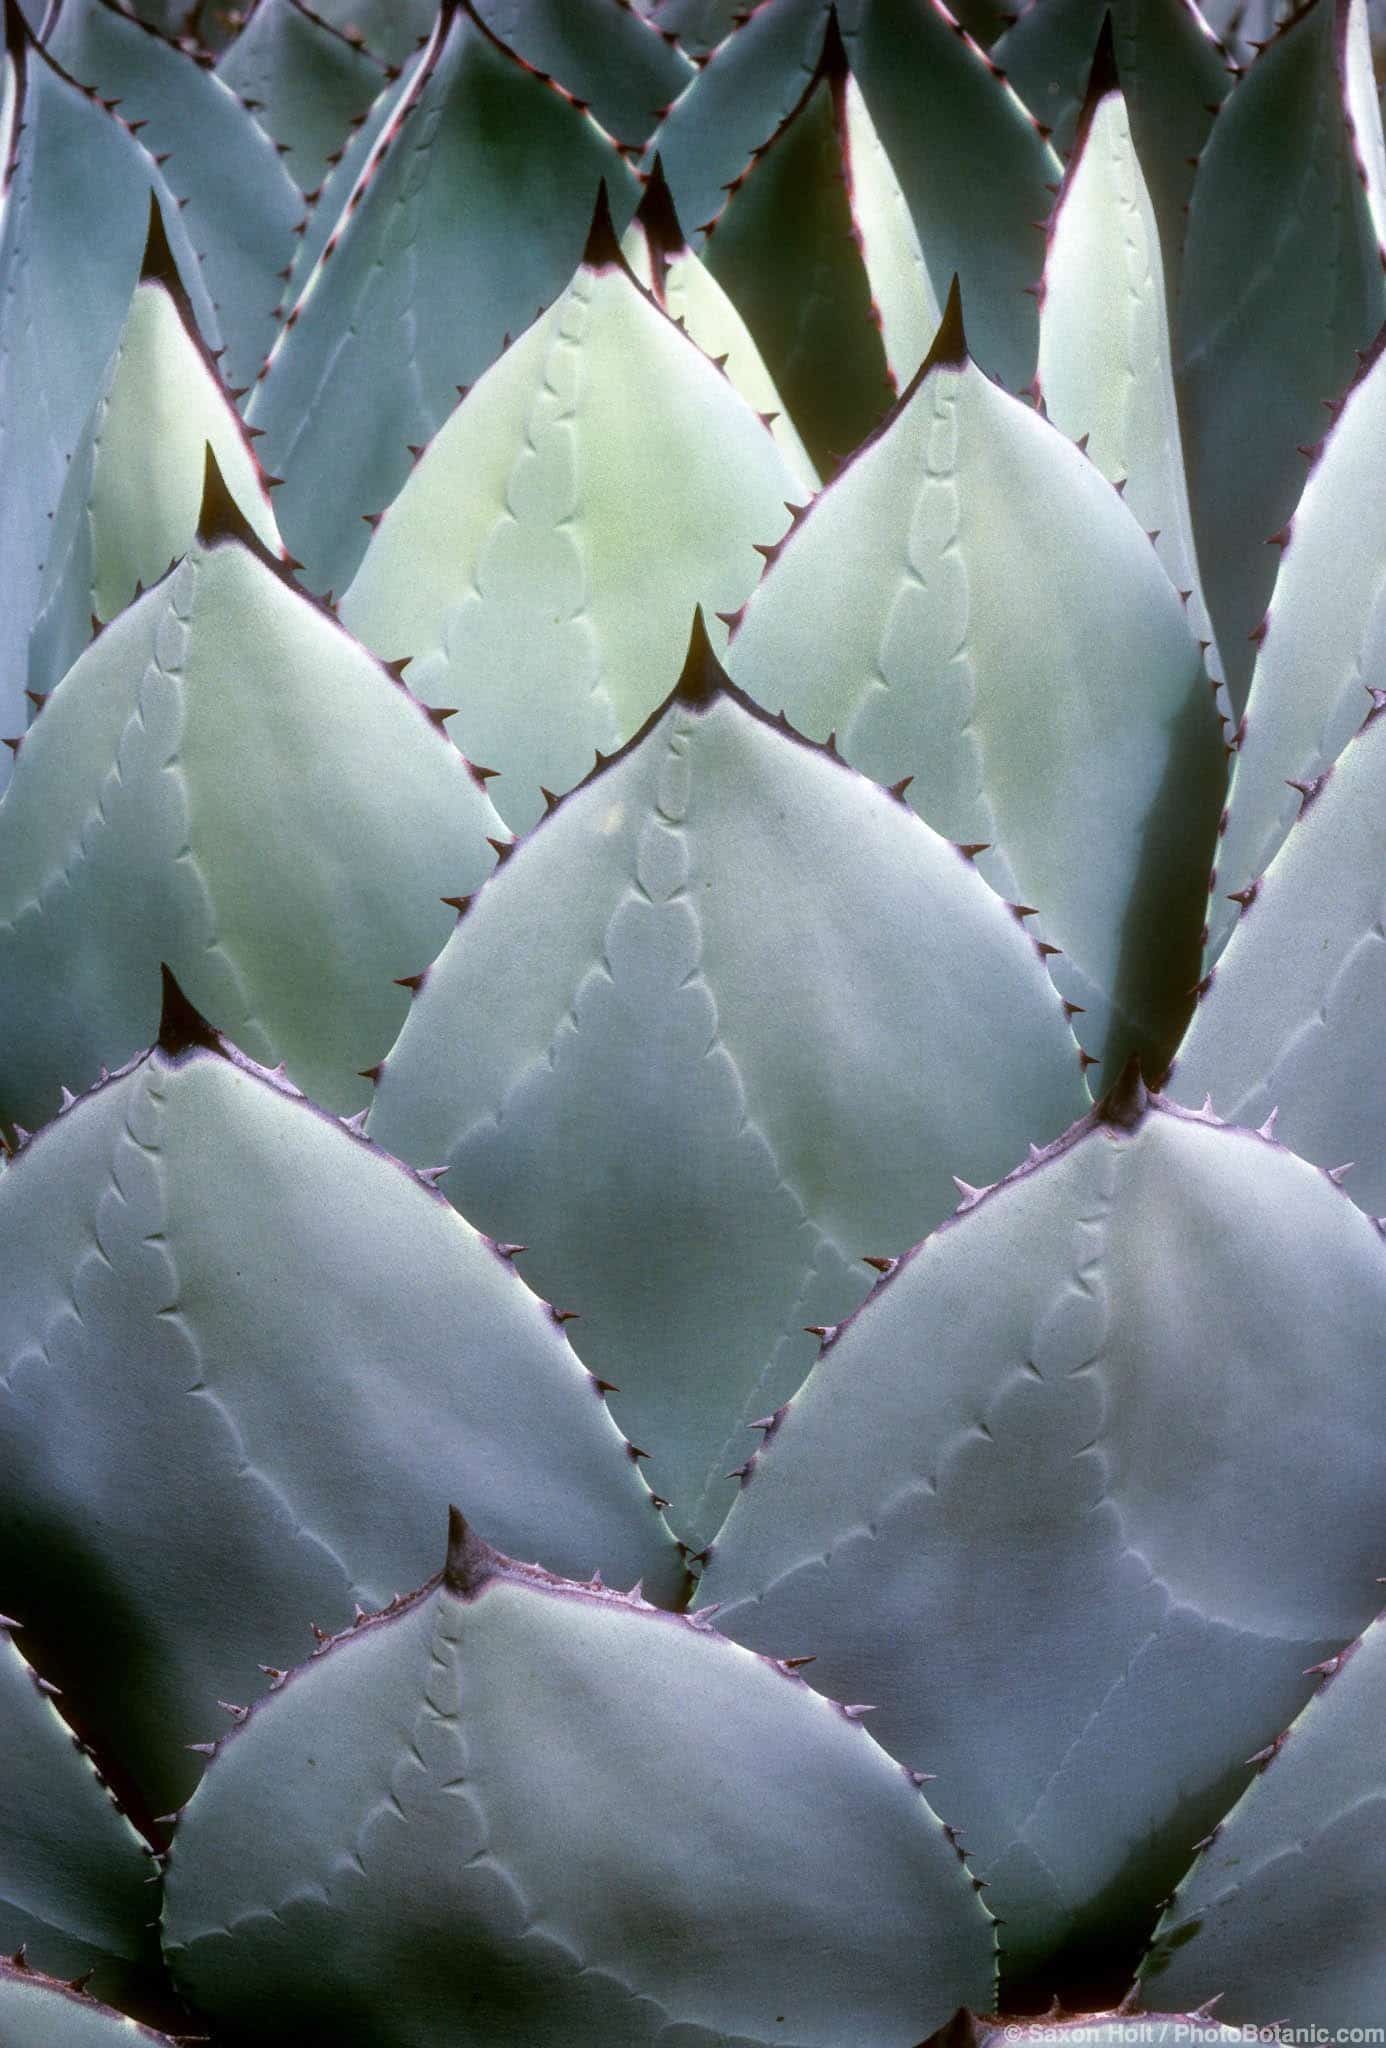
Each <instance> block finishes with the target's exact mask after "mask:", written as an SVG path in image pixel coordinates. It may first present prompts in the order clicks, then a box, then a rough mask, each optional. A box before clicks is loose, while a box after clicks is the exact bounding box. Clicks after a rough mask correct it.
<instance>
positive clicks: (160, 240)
mask: <svg viewBox="0 0 1386 2048" xmlns="http://www.w3.org/2000/svg"><path fill="white" fill-rule="evenodd" d="M140 283H141V284H161V285H164V286H165V287H166V288H167V289H168V290H169V291H170V292H174V293H176V294H177V295H178V297H179V298H180V299H181V298H182V297H183V296H184V288H183V280H182V278H181V276H180V275H179V271H178V264H177V262H176V261H175V259H174V254H173V251H172V249H171V248H170V247H169V241H168V231H167V229H166V228H165V226H164V215H163V209H162V207H161V206H160V205H159V195H158V193H157V192H155V191H153V190H152V189H151V191H150V194H149V227H148V229H147V230H146V233H145V238H144V255H143V257H142V258H141V259H140Z"/></svg>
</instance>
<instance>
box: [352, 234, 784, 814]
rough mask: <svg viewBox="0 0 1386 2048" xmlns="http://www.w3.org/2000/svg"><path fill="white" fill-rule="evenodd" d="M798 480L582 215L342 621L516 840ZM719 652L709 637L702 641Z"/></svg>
mask: <svg viewBox="0 0 1386 2048" xmlns="http://www.w3.org/2000/svg"><path fill="white" fill-rule="evenodd" d="M802 489H803V485H802V482H801V480H800V478H799V477H798V476H797V475H796V474H795V472H794V471H793V470H791V469H790V467H789V466H788V464H787V463H786V461H785V459H784V457H783V455H782V454H781V453H780V451H779V449H778V448H777V447H776V445H775V443H774V441H773V440H772V439H771V437H770V435H769V434H768V433H767V432H766V430H765V426H764V423H763V422H762V421H761V420H760V419H759V418H758V417H757V416H756V414H755V413H754V412H753V411H752V409H751V407H750V406H749V405H748V404H747V403H746V401H745V400H744V399H743V398H742V397H741V396H740V395H739V393H738V392H737V391H736V390H735V389H734V387H733V386H732V385H731V383H730V382H729V381H728V379H727V378H726V377H725V376H724V375H722V374H721V372H720V371H719V370H718V368H717V366H716V365H715V364H714V363H712V362H709V361H708V359H707V357H706V356H704V355H703V354H702V352H701V350H700V349H698V348H696V347H695V346H694V345H693V344H692V343H691V342H690V341H689V340H688V338H687V337H686V336H685V335H683V334H681V333H679V331H678V329H677V328H676V327H675V326H674V325H673V323H672V322H671V321H670V320H669V319H668V317H667V316H666V315H665V314H664V313H663V312H661V311H660V309H659V308H658V307H657V306H656V305H654V304H652V303H651V301H650V299H649V298H648V297H647V296H646V294H645V293H644V292H642V291H641V289H640V287H639V286H638V284H637V283H636V281H635V279H634V277H633V276H632V274H631V272H630V271H629V270H628V269H627V267H626V265H625V263H624V262H623V260H622V258H621V254H620V249H619V247H618V245H617V243H616V240H615V237H614V235H613V233H612V231H611V226H610V220H609V216H607V214H606V213H605V210H604V208H599V212H598V219H597V222H596V225H595V226H594V228H593V231H592V235H591V237H590V239H589V243H588V248H587V253H586V256H585V258H584V261H583V264H582V267H581V268H580V269H579V271H578V273H577V276H576V277H575V279H574V280H573V282H572V284H571V285H570V287H569V289H568V290H567V292H566V293H565V294H564V295H563V297H562V298H561V299H560V300H559V301H558V303H557V305H555V306H554V307H552V308H551V309H550V311H549V312H548V313H546V314H545V315H544V316H543V317H542V318H541V319H540V320H539V321H537V322H536V323H535V325H534V326H532V327H531V328H530V329H529V330H528V332H527V333H525V334H523V335H522V336H521V337H520V339H519V340H518V341H517V342H516V343H515V344H514V345H513V346H512V347H511V348H510V349H509V350H508V351H507V353H506V354H505V355H504V356H502V358H501V360H500V361H499V362H498V363H497V364H495V366H494V367H493V368H492V369H491V370H490V371H489V372H488V373H487V374H486V376H485V377H483V378H482V379H481V381H480V382H479V383H478V384H477V385H476V386H475V388H474V389H473V390H472V391H471V392H469V393H468V395H467V397H466V398H465V399H464V400H463V402H462V404H461V405H460V406H459V407H458V409H457V411H456V412H455V414H454V415H453V418H452V419H451V420H450V421H449V423H448V425H447V426H446V427H445V428H444V430H443V432H442V433H441V434H439V435H438V437H437V439H436V440H435V441H434V442H433V444H432V445H431V446H430V447H429V449H428V450H427V452H426V453H425V454H424V456H423V458H422V460H421V461H420V462H419V465H418V467H417V468H416V470H415V471H414V474H413V475H412V476H411V478H410V480H409V482H408V483H407V484H406V485H405V488H404V490H403V491H402V492H401V493H400V495H399V497H398V499H397V500H396V501H395V503H394V504H393V505H392V506H391V508H390V510H389V511H388V512H387V513H386V514H385V516H384V518H383V519H382V520H381V521H380V524H379V526H378V528H377V530H376V532H375V535H374V536H373V538H372V541H371V545H370V549H369V552H368V553H367V556H366V559H365V561H364V562H363V563H362V565H361V568H360V570H359V571H358V573H357V575H356V577H355V579H354V580H353V582H352V585H351V588H350V589H349V590H348V591H347V593H346V595H345V596H344V597H343V599H342V603H341V614H342V618H343V620H344V621H345V622H346V624H347V625H348V626H349V627H350V628H351V630H352V631H353V632H354V633H356V634H358V635H359V636H360V638H361V639H362V640H364V641H365V642H366V644H367V645H368V646H371V647H375V648H377V649H379V651H380V652H381V653H382V654H384V655H389V656H398V655H408V656H410V657H412V660H413V666H412V668H411V670H410V682H411V683H412V684H413V686H414V687H415V688H416V689H417V690H419V691H420V692H421V693H422V694H423V695H425V696H426V697H428V698H429V699H430V700H431V701H433V702H437V703H442V704H450V705H456V706H457V707H458V709H457V711H456V714H455V715H454V716H453V718H452V719H451V721H450V724H449V730H450V732H451V733H452V735H453V737H454V739H455V740H456V741H457V744H458V745H459V746H460V747H462V748H463V749H464V750H465V752H466V753H467V754H468V755H469V756H470V757H471V758H472V759H473V760H476V761H481V762H484V763H486V765H487V766H488V767H490V768H492V769H494V770H496V771H497V773H498V778H499V779H498V781H497V782H496V784H495V785H494V787H493V795H494V798H495V801H496V803H497V805H498V807H499V808H500V809H501V811H502V813H503V815H504V817H505V818H506V820H507V822H508V823H509V824H510V825H511V826H512V827H514V828H515V829H516V830H525V829H527V828H528V827H529V826H531V825H532V824H533V823H534V822H535V820H536V818H538V817H539V816H541V815H542V813H543V809H544V795H543V792H544V791H545V790H546V789H547V790H553V791H562V790H566V789H570V788H571V787H572V786H573V784H574V783H575V782H577V781H578V780H579V779H580V778H581V777H582V775H583V774H584V773H585V772H586V770H587V769H588V768H590V766H591V764H592V755H593V752H594V750H595V749H601V750H602V751H603V752H611V751H613V750H614V749H615V748H617V747H620V746H622V745H624V744H625V742H626V741H627V740H629V739H630V738H631V736H632V734H633V733H635V732H636V731H637V730H638V729H639V727H640V726H641V725H642V724H643V723H644V721H645V720H646V719H647V718H648V717H649V716H650V714H651V713H652V712H653V711H654V710H655V709H656V708H657V706H658V705H659V703H660V701H661V699H662V698H663V697H664V695H665V694H666V693H667V691H668V688H669V684H670V681H671V680H672V678H673V677H674V676H675V675H676V674H677V673H678V668H679V663H680V660H681V658H682V655H683V650H684V648H685V646H686V644H687V639H688V620H689V616H690V614H691V613H692V611H693V608H694V606H695V605H696V604H699V603H701V604H703V605H705V606H706V607H707V609H708V611H709V612H710V613H711V612H713V611H729V610H734V609H735V607H736V606H738V605H740V604H741V603H742V602H743V601H744V600H745V598H746V597H747V596H748V595H749V593H750V591H751V589H752V587H753V586H754V584H755V581H756V578H757V576H758V574H759V572H760V570H761V568H762V566H763V564H762V560H761V557H760V555H759V554H757V552H756V548H757V544H762V545H768V544H772V543H773V542H774V541H775V540H776V539H777V538H778V537H779V536H780V534H782V533H783V531H784V529H785V526H786V523H787V514H786V501H787V500H790V499H793V498H794V496H795V494H796V492H800V491H802ZM717 630H718V633H719V636H720V637H725V636H724V635H723V633H722V629H721V628H720V627H719V628H718V629H717Z"/></svg>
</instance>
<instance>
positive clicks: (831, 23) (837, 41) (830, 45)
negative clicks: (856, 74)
mask: <svg viewBox="0 0 1386 2048" xmlns="http://www.w3.org/2000/svg"><path fill="white" fill-rule="evenodd" d="M851 69H852V67H851V65H850V64H849V63H848V61H847V45H846V44H845V43H844V42H843V40H842V23H841V22H840V21H839V20H838V18H837V7H836V5H834V6H832V7H830V8H829V9H828V18H827V20H826V21H825V22H824V24H823V48H822V50H821V52H820V53H819V58H818V71H817V74H816V75H817V76H818V77H819V78H826V79H827V80H828V82H829V83H830V84H832V85H837V84H839V83H841V82H842V81H844V80H845V79H846V78H847V77H848V76H849V75H850V73H851Z"/></svg>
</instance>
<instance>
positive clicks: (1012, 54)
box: [992, 0, 1233, 318]
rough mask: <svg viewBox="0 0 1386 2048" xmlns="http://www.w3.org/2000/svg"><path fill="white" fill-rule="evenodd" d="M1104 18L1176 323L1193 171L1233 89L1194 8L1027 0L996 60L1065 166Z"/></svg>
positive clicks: (1173, 1) (1151, 2)
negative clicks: (1048, 134)
mask: <svg viewBox="0 0 1386 2048" xmlns="http://www.w3.org/2000/svg"><path fill="white" fill-rule="evenodd" d="M1108 15H1110V17H1111V23H1112V34H1113V39H1114V42H1115V46H1116V63H1117V68H1118V70H1119V71H1120V73H1121V80H1122V88H1123V93H1124V96H1125V100H1126V109H1127V114H1128V116H1129V120H1130V129H1131V135H1132V137H1133V140H1134V146H1135V151H1136V155H1137V156H1138V157H1139V159H1140V166H1141V171H1142V173H1143V176H1144V179H1145V182H1146V185H1147V188H1148V200H1149V206H1150V209H1151V211H1152V212H1153V214H1154V217H1155V220H1156V222H1157V223H1158V227H1159V238H1160V248H1161V252H1162V257H1163V265H1164V274H1163V279H1162V283H1163V285H1164V288H1165V291H1166V297H1167V303H1168V305H1169V309H1170V315H1171V318H1172V317H1173V312H1174V286H1175V284H1176V283H1177V281H1178V277H1179V257H1180V252H1181V250H1182V249H1183V246H1184V228H1185V213H1186V209H1187V207H1188V203H1189V194H1190V193H1191V192H1192V190H1193V182H1194V172H1195V169H1196V167H1197V161H1198V158H1199V156H1200V155H1201V154H1202V152H1203V150H1204V149H1205V147H1206V146H1207V142H1208V135H1209V131H1210V130H1211V128H1212V125H1213V121H1214V119H1215V117H1216V114H1217V110H1218V108H1219V106H1220V105H1221V103H1222V101H1223V100H1224V99H1225V98H1226V97H1227V94H1228V93H1229V92H1230V91H1231V89H1232V81H1233V74H1232V72H1231V70H1230V69H1229V66H1228V63H1227V60H1226V58H1225V57H1224V55H1223V53H1222V51H1221V50H1220V49H1219V47H1218V45H1217V43H1216V42H1215V41H1214V39H1213V37H1212V36H1211V35H1210V34H1209V32H1208V25H1207V23H1206V21H1205V20H1204V18H1203V16H1202V14H1201V13H1200V12H1199V10H1198V8H1197V7H1196V6H1194V5H1193V4H1192V0H1029V4H1028V5H1027V6H1026V7H1025V8H1023V9H1022V11H1021V15H1020V19H1019V20H1018V21H1017V22H1015V23H1014V25H1013V26H1012V27H1010V28H1008V29H1007V30H1006V32H1005V34H1004V35H1003V36H1001V37H1000V39H999V40H998V42H997V43H996V44H995V46H994V48H993V50H992V57H993V59H994V61H995V62H996V63H997V64H998V65H999V66H1000V68H1001V70H1002V71H1004V73H1005V74H1006V77H1007V78H1008V79H1009V80H1010V82H1011V84H1012V85H1013V86H1014V88H1015V90H1016V91H1017V92H1018V93H1019V95H1020V97H1021V99H1022V100H1024V102H1025V104H1026V106H1028V107H1029V109H1030V111H1031V113H1032V114H1033V115H1034V116H1035V118H1036V120H1038V121H1041V122H1043V124H1044V126H1045V127H1046V129H1049V130H1051V131H1052V133H1053V138H1054V145H1055V147H1056V149H1057V150H1058V151H1059V153H1060V155H1061V156H1062V157H1064V158H1065V159H1067V158H1068V156H1069V154H1070V152H1071V151H1072V150H1073V148H1074V145H1075V142H1076V139H1077V135H1078V128H1079V119H1080V116H1081V113H1082V108H1083V102H1084V99H1085V97H1086V92H1087V86H1088V82H1089V72H1090V69H1091V65H1092V53H1093V50H1094V49H1095V47H1096V45H1097V42H1098V38H1099V36H1100V34H1101V32H1102V24H1103V21H1104V19H1105V18H1106V17H1107V16H1108Z"/></svg>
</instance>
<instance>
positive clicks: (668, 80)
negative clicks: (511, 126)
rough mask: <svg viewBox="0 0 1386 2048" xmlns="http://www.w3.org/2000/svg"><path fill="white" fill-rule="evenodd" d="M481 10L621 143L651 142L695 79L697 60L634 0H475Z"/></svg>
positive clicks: (496, 32)
mask: <svg viewBox="0 0 1386 2048" xmlns="http://www.w3.org/2000/svg"><path fill="white" fill-rule="evenodd" d="M476 11H477V15H478V17H479V18H480V19H481V20H482V21H484V22H485V24H486V26H487V28H489V29H490V30H491V32H492V33H493V34H494V35H497V36H499V37H500V39H501V41H502V42H503V43H506V44H508V45H509V47H510V48H511V49H512V50H514V52H515V54H516V56H517V57H523V58H524V60H525V62H526V63H527V64H532V65H533V66H534V67H535V69H536V70H538V71H543V72H547V73H549V74H550V75H551V76H552V77H554V78H555V79H557V81H558V83H559V84H560V85H561V86H563V87H565V88H566V90H567V91H569V92H570V93H572V94H574V96H575V97H576V98H577V99H579V100H582V101H583V102H584V103H585V104H586V105H587V106H590V107H591V109H592V112H593V114H594V116H595V117H596V119H597V120H598V121H600V123H601V125H602V127H603V128H605V130H606V132H607V134H608V135H612V136H614V137H615V138H616V140H617V141H618V142H625V143H633V144H639V143H643V142H645V141H647V140H648V139H649V137H650V135H651V134H652V133H653V131H654V129H655V128H656V126H657V125H658V123H659V120H660V117H661V115H662V114H663V113H664V112H665V110H666V108H667V107H668V105H669V102H670V101H671V100H673V99H677V97H678V95H679V94H680V93H681V92H682V91H683V90H684V88H685V86H687V85H688V83H689V81H690V80H691V79H692V77H693V65H692V63H691V61H690V59H689V58H688V57H686V56H685V55H684V53H683V51H682V50H680V49H678V48H677V47H676V46H675V45H673V44H671V43H670V42H669V40H668V38H667V37H665V36H663V35H661V34H660V32H659V30H658V29H657V28H655V27H653V26H652V25H651V23H649V22H648V21H646V20H645V17H644V16H643V15H642V14H640V13H638V12H637V10H636V9H635V8H634V7H632V6H630V5H628V4H627V0H476Z"/></svg>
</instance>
